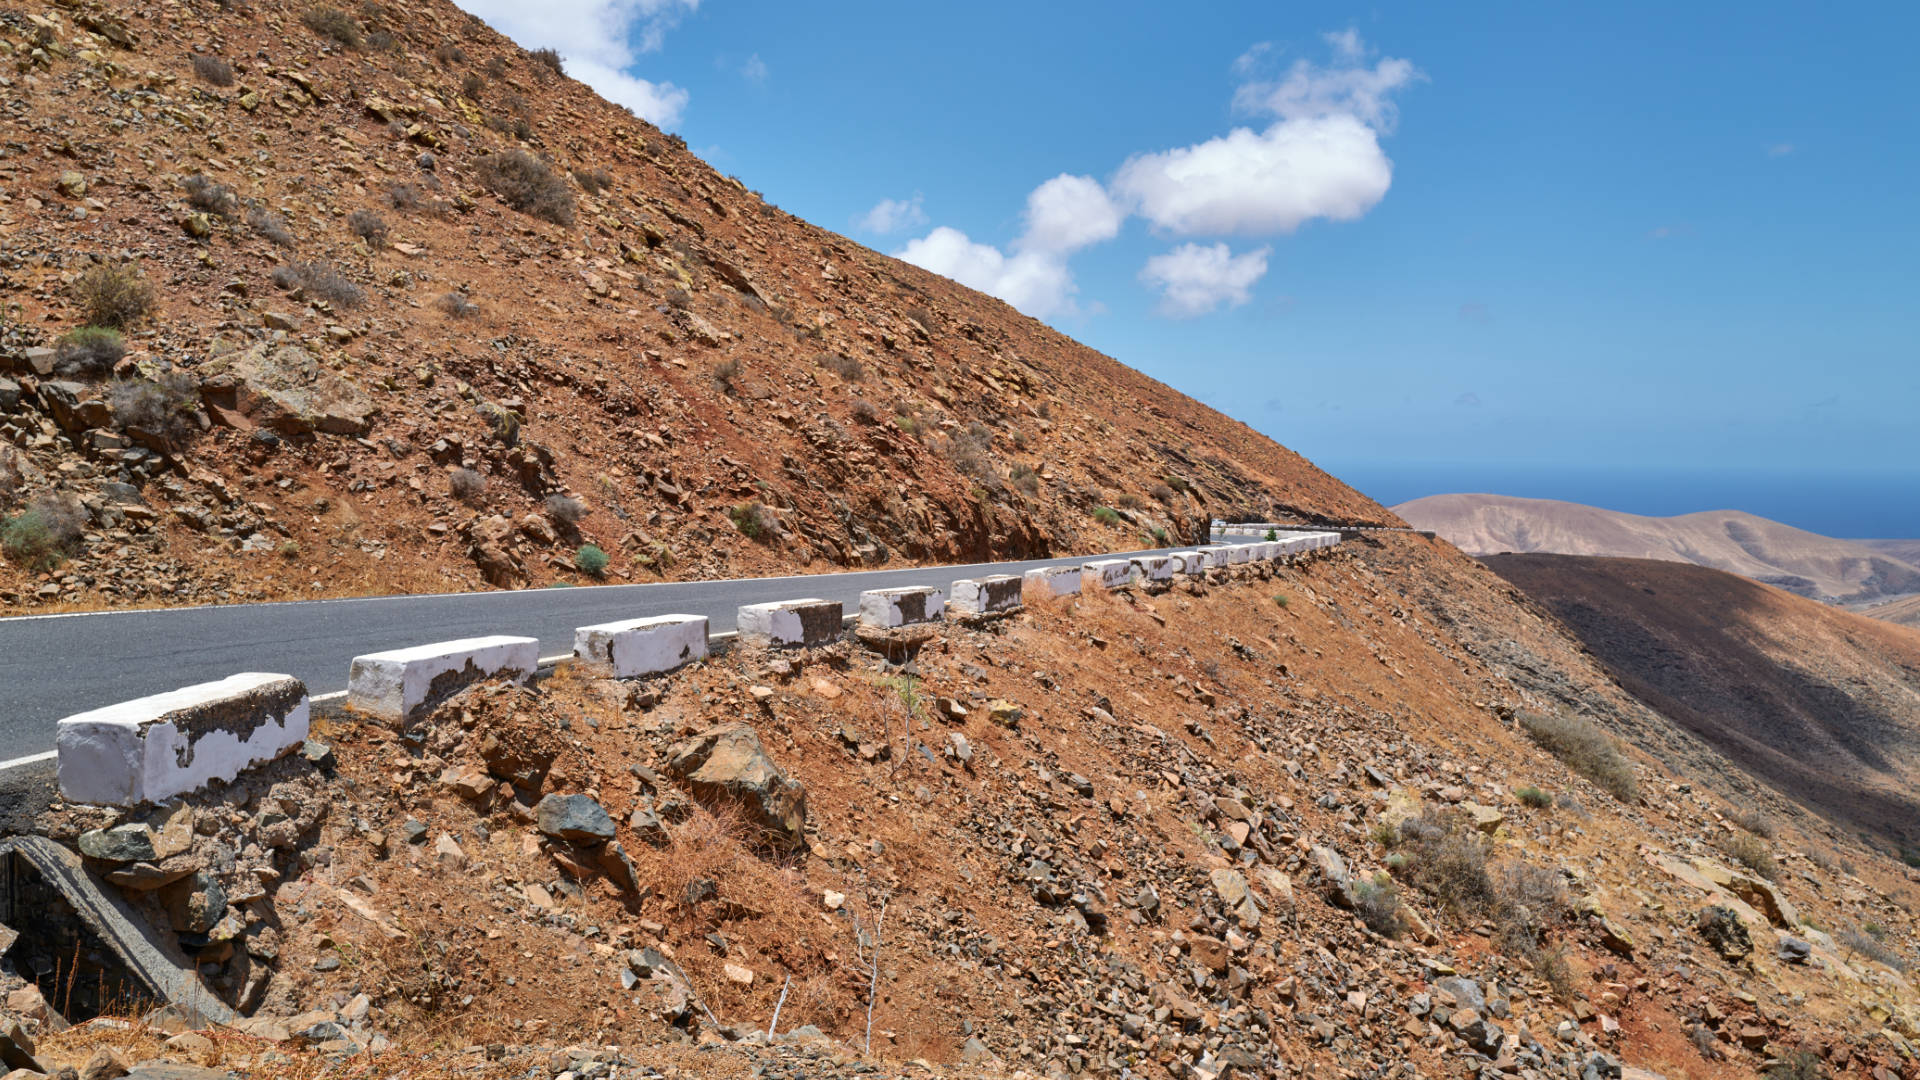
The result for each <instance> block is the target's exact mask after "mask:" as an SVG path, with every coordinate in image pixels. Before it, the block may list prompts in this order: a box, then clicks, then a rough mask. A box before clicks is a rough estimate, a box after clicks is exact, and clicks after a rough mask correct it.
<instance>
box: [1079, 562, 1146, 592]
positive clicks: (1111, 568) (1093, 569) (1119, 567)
mask: <svg viewBox="0 0 1920 1080" xmlns="http://www.w3.org/2000/svg"><path fill="white" fill-rule="evenodd" d="M1132 580H1133V563H1131V562H1129V561H1127V560H1126V559H1098V560H1095V561H1094V562H1090V563H1087V564H1086V565H1085V566H1082V567H1081V568H1080V587H1081V588H1082V589H1084V590H1086V591H1088V592H1092V591H1094V590H1096V589H1117V588H1119V587H1120V586H1122V585H1125V584H1126V583H1127V582H1129V581H1132Z"/></svg>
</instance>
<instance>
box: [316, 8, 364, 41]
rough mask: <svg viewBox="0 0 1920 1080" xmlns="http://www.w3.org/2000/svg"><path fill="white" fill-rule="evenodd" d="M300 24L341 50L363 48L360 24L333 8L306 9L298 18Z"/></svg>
mask: <svg viewBox="0 0 1920 1080" xmlns="http://www.w3.org/2000/svg"><path fill="white" fill-rule="evenodd" d="M300 22H301V23H302V24H303V25H304V26H306V28H307V29H309V30H311V31H313V32H314V33H316V34H318V35H320V36H321V37H323V38H325V39H326V40H328V41H331V42H333V43H334V44H335V45H338V46H340V47H341V48H343V49H359V48H363V47H364V46H365V45H366V43H367V41H366V38H365V36H363V35H362V34H361V32H360V24H359V23H357V22H354V21H353V16H351V15H349V14H347V13H346V12H344V11H341V10H340V9H339V8H335V7H315V8H308V9H307V11H306V13H305V14H303V15H301V16H300Z"/></svg>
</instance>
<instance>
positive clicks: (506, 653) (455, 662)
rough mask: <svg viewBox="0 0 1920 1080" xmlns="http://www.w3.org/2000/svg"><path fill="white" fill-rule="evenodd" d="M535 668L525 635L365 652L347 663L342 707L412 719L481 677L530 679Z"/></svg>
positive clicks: (536, 651)
mask: <svg viewBox="0 0 1920 1080" xmlns="http://www.w3.org/2000/svg"><path fill="white" fill-rule="evenodd" d="M539 668H540V642H539V641H537V640H535V639H533V638H530V637H507V636H504V635H501V636H495V637H480V638H465V639H463V640H460V641H441V642H436V643H435V644H432V645H415V646H413V647H412V648H409V649H390V650H388V651H387V652H377V653H367V654H366V655H365V656H356V657H354V658H353V664H352V665H351V666H350V667H349V668H348V669H347V707H348V708H351V709H357V710H359V711H361V712H364V713H369V714H371V715H373V716H378V717H380V718H382V719H384V720H390V721H396V722H399V721H406V720H411V719H413V718H414V716H415V715H416V714H417V713H419V712H420V711H421V710H422V709H424V708H431V707H432V706H434V705H438V704H439V703H440V702H442V701H445V700H446V699H447V698H449V697H452V696H453V695H454V694H456V693H458V692H459V691H460V690H461V688H463V687H466V686H469V685H471V684H473V683H476V682H479V681H480V680H482V679H494V678H508V679H516V680H518V681H520V682H529V681H531V680H532V679H533V676H534V672H536V671H538V670H539Z"/></svg>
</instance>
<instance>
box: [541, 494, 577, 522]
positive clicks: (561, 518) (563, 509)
mask: <svg viewBox="0 0 1920 1080" xmlns="http://www.w3.org/2000/svg"><path fill="white" fill-rule="evenodd" d="M546 507H547V516H548V517H550V518H552V519H553V520H555V521H557V522H560V523H561V524H562V525H569V526H571V525H578V524H579V523H580V519H581V518H584V517H586V516H587V504H586V503H583V502H581V501H580V500H579V499H571V498H568V497H567V496H565V495H549V496H547V503H546Z"/></svg>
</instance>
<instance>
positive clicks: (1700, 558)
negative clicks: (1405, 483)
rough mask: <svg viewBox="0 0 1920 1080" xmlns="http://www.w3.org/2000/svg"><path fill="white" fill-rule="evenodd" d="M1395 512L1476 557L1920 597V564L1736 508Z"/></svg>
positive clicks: (1505, 502) (1457, 504) (1851, 597)
mask: <svg viewBox="0 0 1920 1080" xmlns="http://www.w3.org/2000/svg"><path fill="white" fill-rule="evenodd" d="M1394 512H1395V513H1398V514H1400V515H1401V516H1402V517H1404V518H1406V519H1407V520H1408V521H1409V522H1412V523H1413V524H1414V525H1416V526H1417V527H1419V528H1422V529H1431V530H1433V531H1435V532H1437V533H1439V534H1440V535H1441V536H1443V537H1445V538H1446V539H1447V540H1448V541H1450V542H1452V543H1453V544H1454V545H1456V546H1457V547H1459V548H1460V550H1462V551H1465V552H1469V553H1471V554H1476V555H1495V554H1501V553H1505V552H1515V553H1526V552H1544V553H1547V554H1554V555H1606V556H1616V557H1621V558H1630V559H1665V560H1669V561H1673V562H1685V563H1693V564H1694V565H1696V566H1707V567H1712V568H1714V569H1716V570H1726V571H1730V572H1732V573H1735V574H1740V575H1742V576H1745V577H1749V578H1753V579H1754V580H1756V581H1764V582H1766V583H1767V584H1769V585H1776V586H1779V587H1780V588H1782V589H1786V590H1788V591H1789V592H1795V593H1799V594H1800V595H1802V596H1807V597H1812V598H1813V599H1816V600H1822V601H1827V602H1833V603H1851V604H1864V603H1868V602H1871V601H1873V600H1877V599H1881V598H1885V597H1892V596H1901V595H1905V594H1908V593H1915V592H1920V566H1915V565H1913V564H1911V563H1909V562H1907V561H1905V560H1903V559H1902V558H1901V557H1900V556H1899V555H1897V554H1895V553H1893V552H1892V551H1889V550H1882V549H1877V548H1874V547H1869V546H1866V545H1865V544H1863V543H1859V542H1856V541H1852V540H1836V539H1833V538H1832V537H1828V536H1821V535H1819V534H1818V533H1810V532H1807V531H1806V530H1804V529H1796V528H1793V527H1792V526H1790V525H1782V524H1780V523H1779V522H1777V521H1769V520H1768V519H1766V518H1763V517H1758V516H1756V515H1753V514H1747V513H1742V512H1740V511H1737V510H1713V511H1706V512H1703V513H1698V514H1681V515H1679V516H1677V517H1666V518H1656V517H1644V516H1641V515H1639V514H1623V513H1620V512H1618V511H1614V510H1603V509H1601V508H1599V507H1595V506H1582V505H1580V504H1578V503H1569V502H1558V501H1555V500H1552V499H1520V498H1514V497H1511V496H1506V495H1430V496H1427V497H1426V498H1422V499H1414V500H1413V501H1411V502H1406V503H1402V504H1400V505H1399V506H1396V507H1394Z"/></svg>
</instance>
